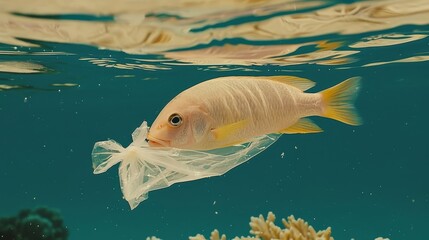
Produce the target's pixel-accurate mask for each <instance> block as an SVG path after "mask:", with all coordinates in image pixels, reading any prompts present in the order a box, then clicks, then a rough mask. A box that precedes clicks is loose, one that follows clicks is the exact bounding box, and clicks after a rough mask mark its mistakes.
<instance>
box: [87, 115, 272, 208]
mask: <svg viewBox="0 0 429 240" xmlns="http://www.w3.org/2000/svg"><path fill="white" fill-rule="evenodd" d="M148 129H149V127H148V126H147V123H146V122H143V124H142V125H141V126H140V127H139V128H137V129H136V130H135V131H134V132H133V134H132V138H133V142H132V143H131V144H130V145H129V146H128V147H127V148H124V147H122V146H121V145H120V144H119V143H117V142H115V141H113V140H108V141H101V142H97V143H95V145H94V149H93V151H92V163H93V168H94V174H100V173H103V172H105V171H107V170H108V169H109V168H111V167H112V166H113V165H115V164H117V163H120V164H119V181H120V185H121V190H122V193H123V194H124V198H125V200H127V201H128V203H129V204H130V207H131V209H134V208H135V207H137V205H138V204H139V203H140V202H142V201H144V200H145V199H147V198H148V193H149V192H150V191H153V190H157V189H161V188H166V187H168V186H171V185H172V184H174V183H178V182H186V181H193V180H197V179H201V178H206V177H211V176H219V175H222V174H224V173H226V172H227V171H229V170H230V169H232V168H234V167H236V166H238V165H240V164H241V163H243V162H245V161H247V160H249V159H251V158H252V157H254V156H255V155H257V154H258V153H260V152H262V151H263V150H265V149H266V148H267V147H268V146H270V145H271V144H273V143H274V142H275V141H276V140H277V139H278V138H279V137H280V134H270V135H263V136H260V137H256V138H254V139H252V140H251V141H249V142H248V143H245V144H240V145H235V146H231V147H226V148H221V149H215V150H211V151H195V150H185V149H177V148H151V147H149V145H148V143H147V142H146V141H145V139H146V136H147V133H148Z"/></svg>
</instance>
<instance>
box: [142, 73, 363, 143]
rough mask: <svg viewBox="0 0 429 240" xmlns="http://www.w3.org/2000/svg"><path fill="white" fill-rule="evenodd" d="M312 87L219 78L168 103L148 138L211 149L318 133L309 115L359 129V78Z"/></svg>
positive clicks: (277, 79) (290, 81) (284, 80)
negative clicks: (270, 136) (262, 138)
mask: <svg viewBox="0 0 429 240" xmlns="http://www.w3.org/2000/svg"><path fill="white" fill-rule="evenodd" d="M314 85H315V83H314V82H312V81H310V80H308V79H304V78H299V77H293V76H274V77H244V76H243V77H241V76H240V77H221V78H216V79H212V80H208V81H205V82H202V83H200V84H197V85H195V86H193V87H191V88H189V89H187V90H185V91H183V92H182V93H180V94H179V95H177V96H176V97H175V98H174V99H172V100H171V101H170V102H169V103H168V104H167V105H166V106H165V107H164V109H163V110H162V111H161V113H160V114H159V115H158V117H157V118H156V119H155V121H154V123H153V124H152V127H151V128H150V131H149V134H148V141H149V145H150V146H152V147H162V146H164V147H175V148H182V149H196V150H210V149H215V148H221V147H226V146H231V145H234V144H238V143H242V142H246V141H249V140H250V139H252V138H253V137H256V136H261V135H264V134H269V133H316V132H321V131H322V129H321V128H320V127H318V126H317V125H316V124H314V123H313V122H312V121H310V120H309V119H308V118H306V117H309V116H322V117H327V118H332V119H336V120H338V121H341V122H344V123H347V124H350V125H359V124H361V120H360V118H359V116H358V115H357V114H356V112H355V108H354V106H353V101H354V98H355V96H356V93H357V91H358V90H359V86H360V77H353V78H350V79H347V80H345V81H344V82H342V83H340V84H338V85H336V86H334V87H331V88H329V89H326V90H324V91H321V92H318V93H305V92H304V91H306V90H307V89H309V88H311V87H313V86H314Z"/></svg>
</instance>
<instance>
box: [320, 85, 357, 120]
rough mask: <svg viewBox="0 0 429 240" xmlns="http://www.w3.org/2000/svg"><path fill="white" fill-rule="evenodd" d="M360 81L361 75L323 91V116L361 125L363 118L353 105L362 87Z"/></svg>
mask: <svg viewBox="0 0 429 240" xmlns="http://www.w3.org/2000/svg"><path fill="white" fill-rule="evenodd" d="M360 82H361V78H360V77H352V78H349V79H347V80H344V81H343V82H341V83H339V84H337V85H335V86H333V87H331V88H328V89H325V90H323V91H321V92H320V94H321V95H322V116H323V117H327V118H331V119H335V120H337V121H340V122H343V123H346V124H350V125H354V126H357V125H361V124H362V119H361V118H360V117H359V115H358V114H357V112H356V109H355V106H354V105H353V104H354V101H355V99H356V96H357V93H358V92H359V89H360Z"/></svg>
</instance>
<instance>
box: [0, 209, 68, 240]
mask: <svg viewBox="0 0 429 240" xmlns="http://www.w3.org/2000/svg"><path fill="white" fill-rule="evenodd" d="M67 238H68V230H67V228H66V227H65V225H64V221H63V218H62V216H61V214H60V212H59V211H58V210H55V209H51V208H46V207H39V208H36V209H24V210H21V211H20V212H19V213H18V215H16V216H12V217H2V218H0V239H1V240H66V239H67Z"/></svg>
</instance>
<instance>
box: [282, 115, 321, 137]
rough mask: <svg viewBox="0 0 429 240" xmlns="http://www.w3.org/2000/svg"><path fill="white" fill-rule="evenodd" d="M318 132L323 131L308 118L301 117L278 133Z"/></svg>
mask: <svg viewBox="0 0 429 240" xmlns="http://www.w3.org/2000/svg"><path fill="white" fill-rule="evenodd" d="M318 132H323V130H322V129H321V128H320V127H319V126H317V125H316V124H315V123H313V122H312V121H311V120H310V119H308V118H301V119H299V120H298V122H296V123H295V124H294V125H292V126H290V127H288V128H286V129H283V130H281V131H280V133H286V134H294V133H318Z"/></svg>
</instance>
